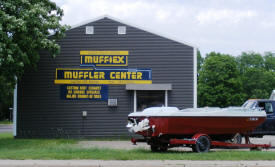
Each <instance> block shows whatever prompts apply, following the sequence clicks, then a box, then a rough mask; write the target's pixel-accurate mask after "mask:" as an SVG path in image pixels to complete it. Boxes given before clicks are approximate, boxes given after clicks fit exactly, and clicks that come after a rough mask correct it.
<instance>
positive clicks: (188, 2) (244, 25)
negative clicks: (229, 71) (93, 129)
mask: <svg viewBox="0 0 275 167" xmlns="http://www.w3.org/2000/svg"><path fill="white" fill-rule="evenodd" d="M53 1H54V2H55V3H56V4H57V5H58V6H59V7H61V8H62V9H63V10H64V16H63V20H62V24H68V25H71V26H74V25H76V24H79V23H81V22H85V21H87V20H92V19H95V18H98V17H100V16H103V15H109V16H111V17H113V18H117V19H119V20H121V21H125V22H126V23H129V24H131V25H137V26H138V27H139V28H143V29H145V30H149V31H151V32H154V33H157V34H162V35H165V36H166V37H169V38H172V39H175V40H179V41H182V42H186V43H189V44H193V45H195V46H197V47H198V48H199V50H200V52H201V53H202V55H203V56H205V54H207V53H210V52H212V51H215V52H220V53H224V54H231V55H233V56H238V55H240V54H241V53H242V52H251V51H253V52H259V53H264V52H267V51H269V52H275V0H53Z"/></svg>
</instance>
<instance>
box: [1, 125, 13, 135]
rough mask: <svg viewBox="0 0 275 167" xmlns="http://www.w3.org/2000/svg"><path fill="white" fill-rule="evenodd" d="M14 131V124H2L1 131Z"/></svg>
mask: <svg viewBox="0 0 275 167" xmlns="http://www.w3.org/2000/svg"><path fill="white" fill-rule="evenodd" d="M6 132H12V125H4V124H2V125H1V124H0V133H6Z"/></svg>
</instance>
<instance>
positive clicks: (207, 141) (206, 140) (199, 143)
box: [131, 133, 271, 153]
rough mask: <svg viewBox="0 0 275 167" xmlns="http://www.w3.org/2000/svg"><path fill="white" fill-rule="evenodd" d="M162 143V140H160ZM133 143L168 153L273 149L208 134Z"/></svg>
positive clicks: (268, 146)
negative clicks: (175, 150) (182, 149)
mask: <svg viewBox="0 0 275 167" xmlns="http://www.w3.org/2000/svg"><path fill="white" fill-rule="evenodd" d="M159 141H161V140H159ZM131 142H132V143H133V144H134V145H136V143H137V142H147V143H148V144H149V145H151V150H152V151H153V152H156V151H167V149H168V148H173V147H191V148H192V150H193V152H199V153H203V152H208V151H209V150H210V149H213V148H223V149H247V148H249V149H250V150H262V149H269V148H271V144H252V143H251V142H250V140H249V136H245V143H244V144H238V143H231V142H224V141H212V140H211V138H210V137H209V136H208V135H206V134H200V133H198V134H195V135H194V136H193V137H192V138H184V139H170V140H169V142H168V143H165V144H163V143H161V142H159V143H158V144H153V143H152V142H150V140H148V139H136V138H131Z"/></svg>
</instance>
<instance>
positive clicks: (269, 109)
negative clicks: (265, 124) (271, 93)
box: [264, 103, 273, 114]
mask: <svg viewBox="0 0 275 167" xmlns="http://www.w3.org/2000/svg"><path fill="white" fill-rule="evenodd" d="M264 108H265V112H266V113H267V114H272V113H273V108H272V104H271V103H265V107H264Z"/></svg>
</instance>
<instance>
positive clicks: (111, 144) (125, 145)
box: [78, 136, 275, 151]
mask: <svg viewBox="0 0 275 167" xmlns="http://www.w3.org/2000/svg"><path fill="white" fill-rule="evenodd" d="M250 141H251V142H252V143H253V144H269V143H271V145H272V146H275V136H264V137H263V138H250ZM243 142H244V138H243ZM78 145H79V146H80V147H83V148H111V149H124V150H131V149H150V148H149V146H148V145H147V144H146V143H137V145H133V144H132V143H131V142H130V141H80V142H79V143H78ZM172 150H178V151H191V150H192V149H191V148H173V149H172ZM214 150H217V149H214ZM219 150H220V149H219ZM239 150H249V149H239ZM269 151H275V148H272V149H269Z"/></svg>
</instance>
